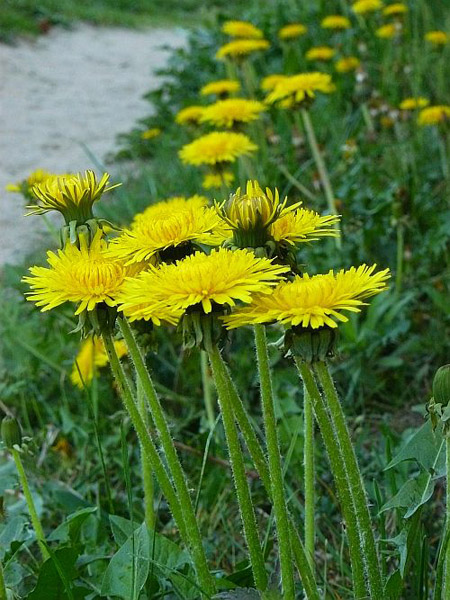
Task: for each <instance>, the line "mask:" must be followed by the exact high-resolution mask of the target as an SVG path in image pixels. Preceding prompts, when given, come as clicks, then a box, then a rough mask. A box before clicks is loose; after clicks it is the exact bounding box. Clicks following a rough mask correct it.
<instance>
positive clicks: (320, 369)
mask: <svg viewBox="0 0 450 600" xmlns="http://www.w3.org/2000/svg"><path fill="white" fill-rule="evenodd" d="M314 366H315V370H316V372H317V376H318V379H319V381H320V385H321V386H322V389H323V392H324V401H325V403H326V405H327V408H328V411H329V413H330V417H331V422H332V424H333V428H334V432H335V435H336V438H337V440H338V444H339V447H340V450H341V456H342V460H343V462H344V466H345V470H346V473H347V477H348V482H349V488H350V493H351V495H352V498H353V503H354V507H355V512H356V519H357V522H358V528H359V533H360V539H361V546H362V553H363V556H364V559H365V565H366V573H367V581H368V585H369V591H370V594H371V597H372V598H382V597H383V578H382V574H381V568H380V560H379V557H378V552H377V546H376V542H375V536H374V532H373V528H372V520H371V517H370V512H369V507H368V500H367V494H366V490H365V488H364V482H363V479H362V476H361V472H360V469H359V466H358V461H357V459H356V455H355V451H354V448H353V444H352V441H351V438H350V433H349V430H348V427H347V423H346V419H345V415H344V411H343V410H342V406H341V403H340V401H339V398H338V395H337V392H336V388H335V387H334V383H333V379H332V378H331V375H330V372H329V370H328V366H327V364H326V363H325V362H321V361H319V362H317V363H315V365H314Z"/></svg>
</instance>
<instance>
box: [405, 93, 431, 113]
mask: <svg viewBox="0 0 450 600" xmlns="http://www.w3.org/2000/svg"><path fill="white" fill-rule="evenodd" d="M429 104H430V101H429V100H428V98H424V97H423V96H417V98H405V99H404V100H402V102H401V103H400V106H399V108H400V110H417V109H418V108H425V107H426V106H428V105H429Z"/></svg>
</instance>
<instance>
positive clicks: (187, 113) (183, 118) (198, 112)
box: [175, 105, 205, 125]
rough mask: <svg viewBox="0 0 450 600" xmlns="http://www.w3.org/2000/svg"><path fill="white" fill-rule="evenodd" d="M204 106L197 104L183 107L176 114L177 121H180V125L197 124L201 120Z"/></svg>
mask: <svg viewBox="0 0 450 600" xmlns="http://www.w3.org/2000/svg"><path fill="white" fill-rule="evenodd" d="M204 108H205V107H204V106H197V105H193V106H187V107H186V108H182V109H181V110H180V111H178V112H177V114H176V115H175V123H178V125H191V124H197V123H198V122H199V121H200V117H201V116H202V114H203V110H204Z"/></svg>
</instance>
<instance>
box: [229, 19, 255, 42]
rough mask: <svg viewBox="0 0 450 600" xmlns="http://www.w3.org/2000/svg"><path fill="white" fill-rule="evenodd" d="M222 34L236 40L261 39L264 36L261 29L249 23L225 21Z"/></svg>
mask: <svg viewBox="0 0 450 600" xmlns="http://www.w3.org/2000/svg"><path fill="white" fill-rule="evenodd" d="M222 33H224V34H225V35H229V36H230V37H235V38H247V39H253V38H254V39H259V38H262V37H263V36H264V34H263V32H262V31H261V29H258V27H255V25H253V24H252V23H249V22H248V21H225V23H224V24H223V25H222Z"/></svg>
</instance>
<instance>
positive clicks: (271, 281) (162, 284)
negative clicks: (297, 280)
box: [119, 248, 288, 320]
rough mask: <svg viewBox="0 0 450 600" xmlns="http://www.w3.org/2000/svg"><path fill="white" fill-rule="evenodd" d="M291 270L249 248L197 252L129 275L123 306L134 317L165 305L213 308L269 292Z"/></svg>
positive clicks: (177, 310)
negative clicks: (258, 255)
mask: <svg viewBox="0 0 450 600" xmlns="http://www.w3.org/2000/svg"><path fill="white" fill-rule="evenodd" d="M287 271H288V268H287V267H284V266H281V265H275V264H273V263H272V261H271V260H269V259H267V258H257V257H256V256H255V255H254V253H253V252H251V251H249V250H235V251H231V250H228V249H226V248H219V249H217V250H213V251H212V252H211V254H204V253H203V252H196V253H195V254H192V255H191V256H188V257H186V258H184V259H182V260H179V261H177V262H176V263H173V264H163V265H161V266H160V267H159V268H151V269H150V270H149V271H144V272H142V273H140V274H139V276H138V277H135V278H133V279H128V280H127V282H126V284H125V285H124V287H123V290H122V292H121V294H120V296H119V301H120V310H122V311H123V313H124V314H125V315H126V316H128V317H130V319H131V320H136V319H148V318H152V319H153V318H154V316H155V315H157V314H158V311H159V310H160V309H161V307H164V308H166V310H168V311H170V310H171V311H173V314H174V315H175V314H178V316H181V315H182V314H183V312H185V311H186V310H187V309H189V308H193V307H194V308H195V307H198V308H199V309H201V310H202V311H203V312H204V313H206V314H208V313H211V312H212V311H213V307H216V308H220V307H222V309H226V308H227V307H231V306H234V305H235V304H236V302H238V301H239V302H243V303H249V302H251V299H252V295H253V294H256V293H258V294H267V293H269V292H270V290H271V287H272V286H274V285H276V284H277V283H278V281H279V280H280V277H281V276H282V275H283V274H284V273H286V272H287Z"/></svg>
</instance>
